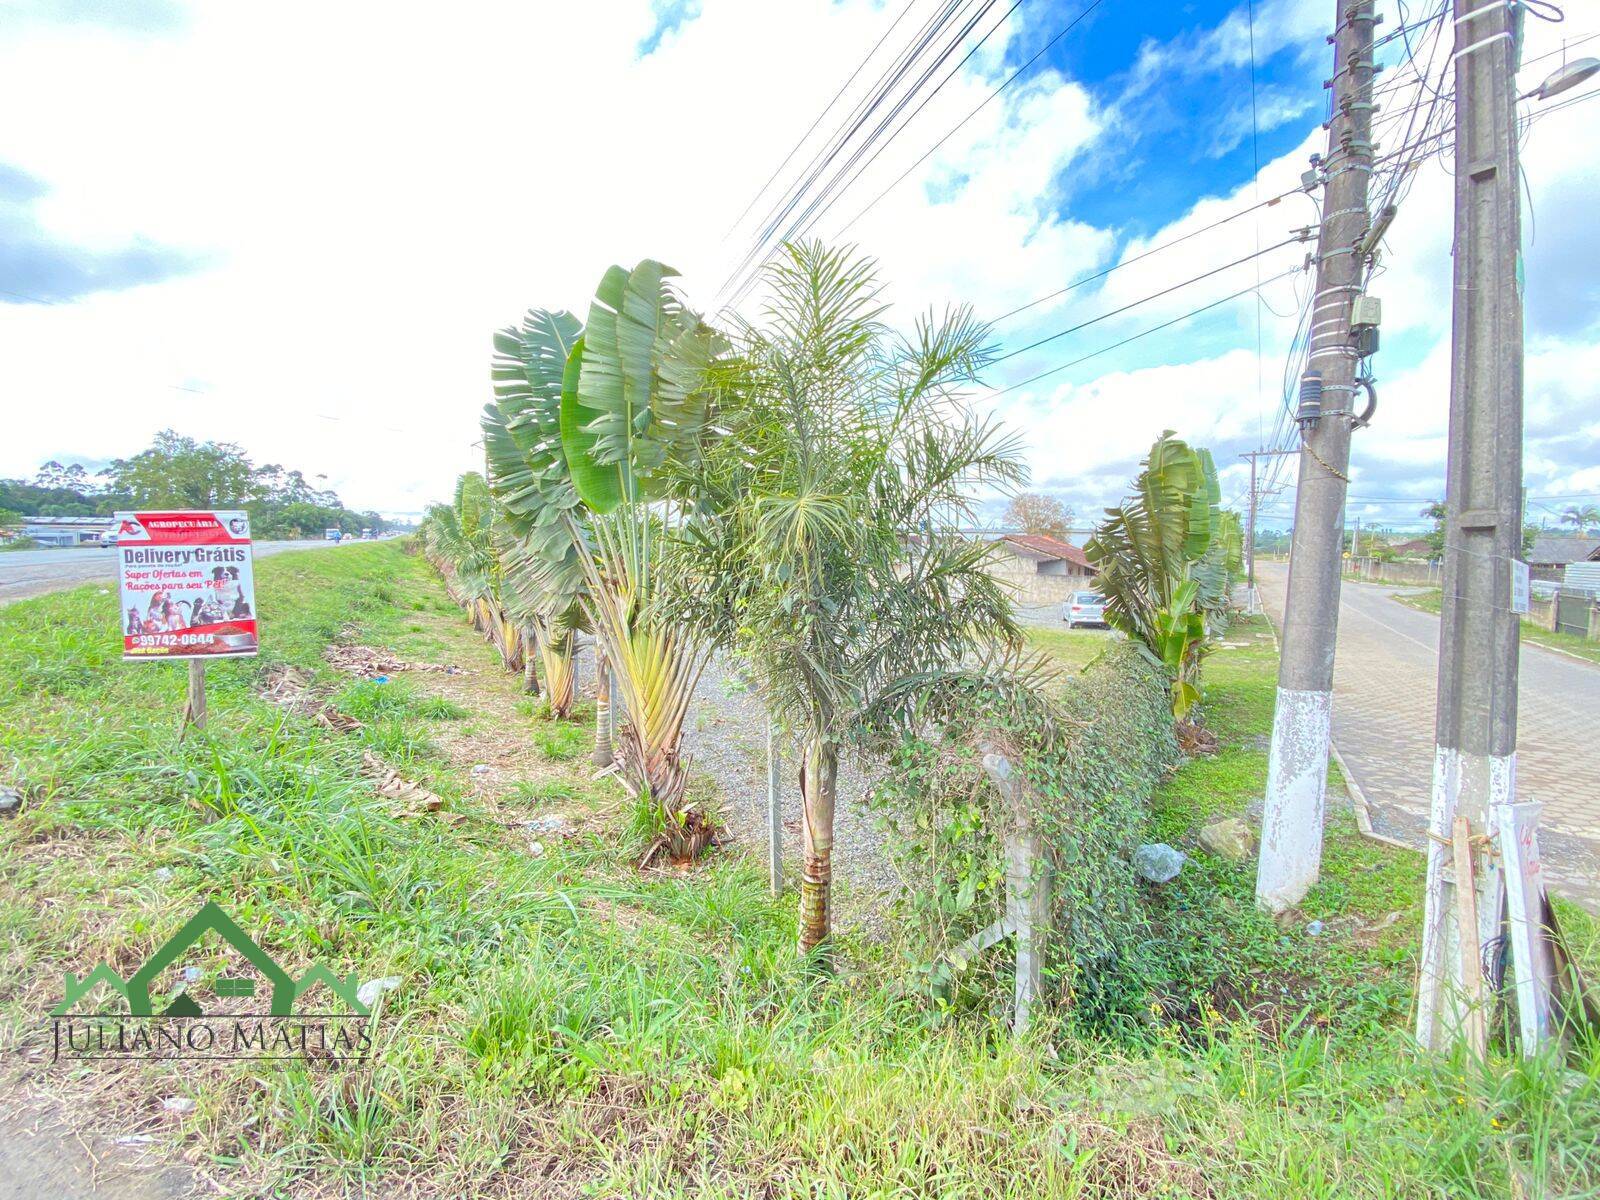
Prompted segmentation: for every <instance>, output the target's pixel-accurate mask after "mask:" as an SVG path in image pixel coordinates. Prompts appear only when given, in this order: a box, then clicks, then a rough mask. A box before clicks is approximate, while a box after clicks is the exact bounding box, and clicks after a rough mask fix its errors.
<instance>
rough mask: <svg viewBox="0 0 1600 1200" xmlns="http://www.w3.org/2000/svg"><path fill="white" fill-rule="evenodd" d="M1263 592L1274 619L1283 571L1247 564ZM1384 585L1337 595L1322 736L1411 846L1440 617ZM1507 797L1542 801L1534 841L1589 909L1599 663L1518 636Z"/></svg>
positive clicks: (1354, 587) (1595, 874)
mask: <svg viewBox="0 0 1600 1200" xmlns="http://www.w3.org/2000/svg"><path fill="white" fill-rule="evenodd" d="M1257 572H1258V576H1259V582H1260V585H1261V595H1262V600H1263V602H1264V603H1265V604H1266V607H1267V611H1268V613H1270V614H1271V616H1272V618H1273V620H1274V621H1281V619H1282V616H1283V598H1284V590H1285V588H1286V586H1287V583H1288V568H1287V567H1286V566H1285V565H1284V564H1282V563H1265V562H1263V563H1258V564H1257ZM1404 590H1406V589H1403V588H1399V587H1397V586H1396V585H1394V584H1369V583H1351V582H1348V581H1347V582H1346V583H1344V585H1343V586H1342V587H1341V588H1340V592H1339V642H1338V651H1337V653H1336V655H1335V658H1334V668H1333V741H1334V745H1335V746H1337V747H1338V750H1339V753H1340V756H1341V757H1342V758H1343V759H1344V762H1345V767H1346V769H1347V771H1348V773H1349V775H1350V776H1351V778H1352V779H1354V781H1355V783H1356V786H1357V787H1359V788H1360V790H1361V793H1362V795H1363V796H1364V797H1365V799H1366V801H1367V807H1368V811H1369V816H1370V819H1371V821H1372V824H1373V827H1374V829H1375V830H1376V831H1377V832H1379V833H1382V834H1384V835H1386V836H1388V837H1392V838H1395V839H1396V840H1398V841H1402V842H1405V843H1407V844H1408V845H1413V846H1418V847H1420V846H1421V845H1422V843H1423V839H1424V835H1425V831H1426V829H1427V819H1428V805H1429V800H1430V793H1431V789H1432V783H1433V721H1434V696H1435V689H1436V687H1437V681H1438V671H1439V650H1438V647H1439V618H1438V617H1437V616H1435V615H1434V614H1432V613H1426V612H1421V611H1419V610H1417V609H1414V608H1409V607H1407V606H1406V605H1404V604H1401V603H1400V602H1399V601H1398V600H1396V599H1395V598H1394V593H1395V592H1397V591H1404ZM1519 675H1520V679H1519V691H1518V703H1517V797H1518V799H1520V800H1537V801H1539V802H1540V803H1542V804H1543V805H1544V813H1543V815H1542V818H1541V824H1540V834H1539V838H1540V847H1541V850H1542V851H1543V857H1544V860H1545V866H1546V869H1547V870H1548V871H1549V873H1550V875H1551V876H1552V877H1554V878H1555V880H1556V882H1557V884H1558V886H1560V887H1561V889H1562V890H1563V891H1566V892H1568V893H1569V894H1572V895H1575V896H1577V897H1579V898H1581V899H1584V900H1586V901H1587V902H1589V903H1591V904H1593V905H1600V766H1597V765H1596V760H1595V756H1594V749H1593V748H1594V745H1595V732H1594V729H1595V721H1596V717H1597V714H1600V666H1596V665H1594V664H1593V663H1589V662H1585V661H1582V660H1580V659H1576V658H1572V657H1569V656H1568V655H1565V654H1561V653H1559V652H1557V651H1554V650H1548V649H1545V648H1544V647H1541V646H1536V645H1533V644H1531V643H1529V642H1523V643H1522V658H1521V668H1520V671H1519Z"/></svg>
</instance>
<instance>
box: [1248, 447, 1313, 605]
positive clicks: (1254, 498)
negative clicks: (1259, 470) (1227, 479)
mask: <svg viewBox="0 0 1600 1200" xmlns="http://www.w3.org/2000/svg"><path fill="white" fill-rule="evenodd" d="M1298 453H1299V451H1297V450H1246V451H1245V452H1244V453H1243V454H1241V455H1239V457H1240V458H1248V459H1249V460H1250V510H1249V511H1250V515H1249V518H1248V520H1247V522H1246V524H1245V531H1244V564H1245V567H1244V569H1245V582H1246V583H1248V584H1249V585H1250V592H1251V595H1252V596H1254V594H1255V587H1256V509H1257V508H1258V507H1259V506H1260V503H1261V497H1263V496H1265V495H1269V494H1271V495H1276V494H1277V492H1278V490H1279V489H1277V488H1267V489H1263V488H1261V487H1258V486H1257V484H1256V460H1257V459H1259V458H1277V457H1280V456H1282V455H1287V454H1298Z"/></svg>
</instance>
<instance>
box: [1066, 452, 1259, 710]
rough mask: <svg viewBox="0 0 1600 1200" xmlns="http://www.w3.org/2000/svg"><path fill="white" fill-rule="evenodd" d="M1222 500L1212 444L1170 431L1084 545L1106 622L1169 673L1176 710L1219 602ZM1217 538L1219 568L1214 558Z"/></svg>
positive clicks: (1183, 705)
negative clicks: (1201, 445) (1198, 444)
mask: <svg viewBox="0 0 1600 1200" xmlns="http://www.w3.org/2000/svg"><path fill="white" fill-rule="evenodd" d="M1220 501H1221V490H1220V488H1219V487H1218V484H1217V474H1216V466H1215V464H1214V463H1213V462H1212V459H1211V454H1210V452H1209V451H1206V450H1204V449H1193V448H1191V447H1190V446H1189V445H1188V444H1187V443H1185V442H1183V441H1181V440H1179V439H1178V438H1176V437H1174V436H1173V435H1172V432H1171V431H1170V430H1169V431H1167V432H1165V433H1163V434H1162V435H1161V437H1159V438H1158V439H1156V442H1155V445H1153V446H1152V447H1151V448H1150V454H1149V456H1148V457H1147V458H1146V459H1145V461H1144V469H1143V470H1142V471H1141V472H1140V474H1139V476H1138V478H1137V479H1136V480H1135V481H1134V489H1133V494H1132V495H1130V496H1129V497H1128V498H1127V499H1126V500H1124V501H1123V503H1122V505H1121V506H1120V507H1118V508H1113V509H1108V510H1107V512H1106V520H1105V521H1104V522H1103V523H1102V524H1101V526H1100V527H1099V528H1098V529H1097V530H1096V531H1095V535H1094V537H1092V538H1090V539H1089V541H1088V542H1087V543H1086V544H1085V546H1084V551H1085V553H1086V554H1087V555H1088V557H1089V561H1090V562H1091V563H1093V564H1094V566H1095V569H1096V571H1097V572H1098V575H1097V577H1096V586H1097V587H1098V588H1099V589H1100V590H1101V592H1102V593H1103V594H1104V595H1105V597H1106V612H1107V617H1108V619H1109V620H1110V622H1111V623H1112V624H1113V625H1115V626H1116V627H1117V628H1119V629H1122V630H1123V631H1124V632H1126V633H1128V634H1129V635H1130V636H1133V637H1136V638H1139V639H1140V640H1141V641H1143V642H1144V644H1145V645H1146V646H1147V647H1148V648H1149V649H1150V651H1151V652H1152V653H1153V654H1155V655H1156V656H1157V657H1158V658H1160V659H1161V661H1162V663H1163V664H1164V665H1165V666H1166V667H1167V669H1168V671H1169V672H1170V673H1171V674H1172V676H1173V711H1174V714H1175V715H1177V716H1179V717H1182V716H1183V714H1184V713H1185V712H1187V710H1188V708H1189V706H1190V704H1192V703H1193V700H1194V699H1195V698H1197V697H1198V691H1197V689H1196V688H1195V685H1194V679H1195V677H1196V674H1197V671H1198V668H1199V663H1200V657H1201V655H1202V653H1203V650H1204V642H1205V637H1206V624H1205V618H1204V616H1203V615H1202V613H1203V611H1211V609H1212V607H1213V605H1214V604H1216V603H1219V602H1220V603H1225V602H1226V591H1227V578H1228V576H1227V571H1226V569H1225V566H1222V565H1221V564H1220V556H1221V555H1222V554H1223V553H1224V552H1225V551H1224V548H1223V546H1222V543H1221V542H1220V541H1219V540H1218V531H1219V529H1220V528H1221V526H1222V521H1221V513H1220ZM1214 545H1215V546H1216V551H1215V553H1216V556H1217V557H1218V563H1219V565H1218V568H1217V569H1213V566H1212V564H1211V555H1212V549H1213V546H1214ZM1218 597H1220V598H1221V599H1220V601H1219V599H1218Z"/></svg>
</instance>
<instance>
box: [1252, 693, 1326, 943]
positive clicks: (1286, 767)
mask: <svg viewBox="0 0 1600 1200" xmlns="http://www.w3.org/2000/svg"><path fill="white" fill-rule="evenodd" d="M1332 728H1333V693H1332V692H1297V691H1292V690H1290V689H1288V688H1279V689H1278V699H1277V704H1276V706H1275V707H1274V710H1273V714H1272V753H1271V757H1270V759H1269V761H1268V764H1267V796H1266V803H1265V806H1264V808H1263V811H1262V814H1261V857H1260V860H1259V862H1258V864H1257V867H1256V903H1258V904H1260V905H1261V907H1262V908H1265V909H1266V910H1267V911H1268V912H1273V913H1281V912H1283V911H1285V910H1286V909H1289V908H1293V907H1294V906H1295V905H1296V904H1299V903H1300V901H1301V900H1303V899H1304V898H1305V894H1306V893H1307V892H1309V891H1310V890H1311V888H1312V885H1313V884H1315V883H1316V882H1317V876H1318V874H1319V873H1320V872H1321V869H1322V817H1323V811H1324V807H1325V805H1326V803H1327V790H1328V743H1329V740H1330V737H1331V733H1332Z"/></svg>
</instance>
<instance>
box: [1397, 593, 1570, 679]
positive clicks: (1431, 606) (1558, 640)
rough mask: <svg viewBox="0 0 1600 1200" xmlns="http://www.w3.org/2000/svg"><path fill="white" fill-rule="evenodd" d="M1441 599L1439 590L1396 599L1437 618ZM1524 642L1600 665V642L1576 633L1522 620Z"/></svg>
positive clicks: (1405, 594) (1400, 596) (1401, 595)
mask: <svg viewBox="0 0 1600 1200" xmlns="http://www.w3.org/2000/svg"><path fill="white" fill-rule="evenodd" d="M1440 598H1441V593H1440V591H1439V589H1438V588H1434V589H1432V590H1431V591H1426V592H1401V593H1398V594H1396V595H1395V597H1394V599H1396V600H1398V601H1399V602H1400V603H1401V604H1404V605H1405V606H1406V607H1407V608H1415V609H1417V610H1419V611H1421V612H1429V613H1433V614H1434V615H1435V616H1437V615H1438V614H1439V608H1440ZM1522 640H1523V641H1525V642H1532V643H1534V644H1535V645H1537V646H1548V647H1550V648H1551V649H1553V650H1564V651H1566V652H1567V653H1568V654H1571V655H1574V656H1576V657H1577V658H1584V659H1588V660H1589V661H1590V662H1592V663H1600V642H1591V641H1590V640H1589V639H1588V638H1582V637H1579V636H1578V635H1577V634H1575V633H1556V632H1554V631H1553V630H1549V629H1546V628H1544V626H1542V625H1535V624H1534V623H1533V622H1532V621H1530V620H1528V618H1527V617H1523V618H1522Z"/></svg>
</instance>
